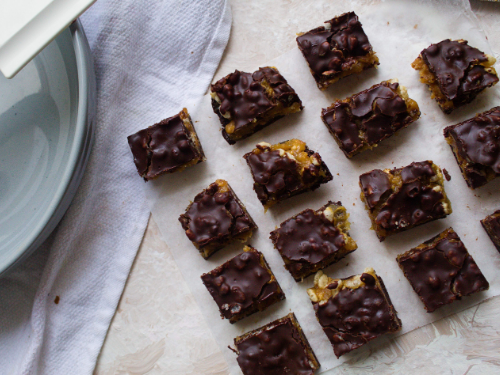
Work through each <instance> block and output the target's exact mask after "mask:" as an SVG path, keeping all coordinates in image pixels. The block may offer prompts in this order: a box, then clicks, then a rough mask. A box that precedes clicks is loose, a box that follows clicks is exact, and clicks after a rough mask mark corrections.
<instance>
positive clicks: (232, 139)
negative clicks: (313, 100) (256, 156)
mask: <svg viewBox="0 0 500 375" xmlns="http://www.w3.org/2000/svg"><path fill="white" fill-rule="evenodd" d="M210 95H211V97H212V108H213V110H214V112H215V114H217V115H218V116H219V120H220V122H221V125H222V135H223V136H224V139H225V140H226V141H227V142H228V143H229V144H231V145H232V144H234V143H236V142H237V141H239V140H240V139H244V138H247V137H249V136H251V135H252V134H254V133H255V132H257V131H259V130H260V129H262V128H264V127H266V126H268V125H270V124H271V123H273V122H274V121H276V120H278V119H280V118H281V117H283V116H285V115H288V114H290V113H295V112H300V111H301V110H302V109H303V106H302V102H301V101H300V99H299V96H298V95H297V93H296V92H295V90H294V89H293V88H292V87H291V86H290V85H289V84H288V82H287V80H286V79H285V78H284V77H283V76H282V75H281V74H280V73H279V71H278V69H276V68H275V67H269V66H266V67H264V68H259V70H257V71H256V72H254V73H253V74H252V73H245V72H240V71H238V70H236V71H235V72H234V73H231V74H229V75H228V76H226V77H224V78H221V79H220V80H219V81H217V82H216V83H215V84H213V85H212V86H211V93H210Z"/></svg>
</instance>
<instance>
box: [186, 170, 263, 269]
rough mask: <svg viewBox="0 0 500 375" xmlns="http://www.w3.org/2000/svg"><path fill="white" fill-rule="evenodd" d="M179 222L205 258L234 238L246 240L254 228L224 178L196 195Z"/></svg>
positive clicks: (253, 224)
mask: <svg viewBox="0 0 500 375" xmlns="http://www.w3.org/2000/svg"><path fill="white" fill-rule="evenodd" d="M179 221H180V222H181V224H182V228H183V229H184V230H185V231H186V236H187V237H188V238H189V240H190V241H191V242H192V243H193V245H194V246H195V247H196V248H197V249H198V250H199V252H200V254H201V256H203V258H205V259H208V258H209V257H210V256H211V255H212V254H213V253H215V252H216V251H217V250H219V249H221V248H223V247H224V246H226V245H228V244H229V243H231V242H232V241H234V240H239V241H241V242H246V241H248V239H250V237H252V234H253V231H254V230H255V229H257V225H256V224H255V223H254V221H253V220H252V218H251V217H250V215H249V213H248V212H247V210H246V208H245V206H244V205H243V203H241V202H240V200H239V199H238V197H237V196H236V194H235V193H234V191H233V189H231V187H230V186H229V184H228V183H227V181H225V180H217V181H215V182H214V183H212V184H211V185H210V186H209V187H208V188H206V189H205V190H203V191H202V192H201V193H200V194H198V195H197V196H196V197H195V198H194V202H192V203H191V204H190V205H189V206H188V207H187V208H186V212H185V213H183V214H182V215H181V216H180V217H179Z"/></svg>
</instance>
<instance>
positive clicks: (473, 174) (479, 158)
mask: <svg viewBox="0 0 500 375" xmlns="http://www.w3.org/2000/svg"><path fill="white" fill-rule="evenodd" d="M444 137H445V138H446V142H448V144H449V145H450V147H451V150H452V151H453V154H455V159H457V162H458V165H459V166H460V169H461V170H462V175H463V176H464V178H465V181H466V182H467V185H468V186H469V187H470V188H471V189H475V188H478V187H480V186H483V185H485V184H486V183H488V182H489V181H491V180H493V179H495V178H497V177H500V107H495V108H492V109H490V110H489V111H486V112H483V113H479V114H477V115H476V116H475V117H473V118H471V119H469V120H466V121H464V122H461V123H460V124H457V125H452V126H448V127H447V128H446V129H444Z"/></svg>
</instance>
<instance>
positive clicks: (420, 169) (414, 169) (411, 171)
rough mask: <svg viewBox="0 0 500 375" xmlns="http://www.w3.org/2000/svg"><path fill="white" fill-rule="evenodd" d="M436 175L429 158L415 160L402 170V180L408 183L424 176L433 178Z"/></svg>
mask: <svg viewBox="0 0 500 375" xmlns="http://www.w3.org/2000/svg"><path fill="white" fill-rule="evenodd" d="M435 175H436V172H434V170H433V169H432V162H430V161H429V160H426V161H421V162H413V163H411V164H410V165H408V166H406V167H404V168H403V169H402V170H401V180H403V183H408V182H411V181H415V180H418V179H422V178H431V177H433V176H435Z"/></svg>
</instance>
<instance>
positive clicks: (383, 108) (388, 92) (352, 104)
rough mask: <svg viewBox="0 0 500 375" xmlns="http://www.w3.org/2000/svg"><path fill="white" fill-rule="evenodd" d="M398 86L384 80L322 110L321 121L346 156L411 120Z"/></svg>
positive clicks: (385, 136) (392, 132) (382, 138)
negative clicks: (339, 144)
mask: <svg viewBox="0 0 500 375" xmlns="http://www.w3.org/2000/svg"><path fill="white" fill-rule="evenodd" d="M398 87H399V84H398V83H397V82H392V83H391V82H389V81H384V82H382V83H380V84H377V85H374V86H372V87H370V88H369V89H367V90H364V91H361V92H360V93H358V94H356V95H353V96H352V97H350V98H347V99H346V100H344V101H336V102H335V103H334V104H333V105H332V106H331V107H329V108H327V109H323V111H322V118H323V122H324V123H325V125H326V126H327V127H328V129H329V130H330V132H331V133H333V135H334V136H335V137H336V139H337V141H338V142H339V141H340V143H341V148H342V150H343V151H344V152H345V153H346V155H347V156H352V155H354V154H356V153H357V152H359V151H361V150H362V149H363V147H364V146H366V145H370V146H371V145H373V144H376V143H379V142H381V141H382V140H384V139H385V138H387V137H389V136H391V135H392V134H394V133H395V132H396V131H397V130H398V129H400V128H402V127H404V126H406V125H408V124H409V123H411V122H413V121H414V119H413V118H412V116H411V115H410V113H409V112H408V108H407V104H406V102H405V100H404V99H403V98H402V97H401V96H400V95H399V93H398V91H397V90H398ZM416 116H417V118H418V116H419V115H416ZM358 150H359V151H358Z"/></svg>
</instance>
